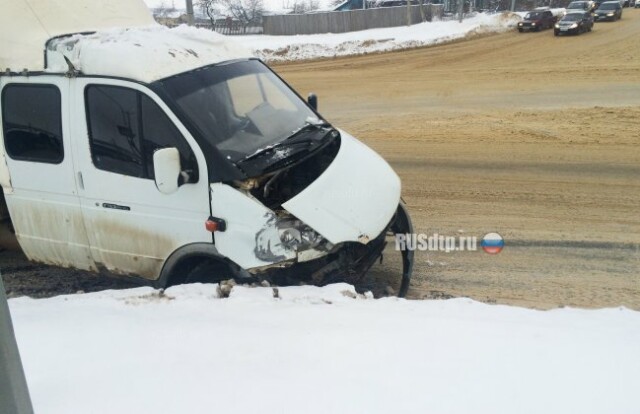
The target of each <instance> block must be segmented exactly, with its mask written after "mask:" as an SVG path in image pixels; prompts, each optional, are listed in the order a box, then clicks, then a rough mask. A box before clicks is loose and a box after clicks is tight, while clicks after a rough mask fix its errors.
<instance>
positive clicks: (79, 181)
mask: <svg viewBox="0 0 640 414" xmlns="http://www.w3.org/2000/svg"><path fill="white" fill-rule="evenodd" d="M78 185H79V186H80V189H81V190H84V180H83V179H82V173H81V172H80V171H78Z"/></svg>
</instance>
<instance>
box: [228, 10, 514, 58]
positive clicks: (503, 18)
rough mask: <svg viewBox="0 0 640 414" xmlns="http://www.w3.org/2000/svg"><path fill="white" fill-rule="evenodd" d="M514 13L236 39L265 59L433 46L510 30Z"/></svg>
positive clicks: (358, 53)
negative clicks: (363, 28) (331, 31)
mask: <svg viewBox="0 0 640 414" xmlns="http://www.w3.org/2000/svg"><path fill="white" fill-rule="evenodd" d="M520 19H521V17H520V16H518V15H517V14H514V13H503V14H492V15H489V14H482V13H481V14H478V15H476V16H475V17H472V18H469V19H466V20H464V21H463V22H462V23H459V22H458V21H435V22H431V23H420V24H416V25H413V26H402V27H389V28H384V29H371V30H362V31H359V32H349V33H327V34H317V35H299V36H263V35H258V36H238V37H237V38H236V40H237V41H238V42H240V43H242V44H244V45H245V46H246V47H247V48H250V49H252V50H254V51H255V53H256V54H257V55H258V56H260V57H261V58H262V59H264V60H266V61H268V62H280V61H287V60H301V59H315V58H326V57H336V56H347V55H360V54H366V53H374V52H387V51H391V50H398V49H407V48H413V47H419V46H429V45H436V44H439V43H445V42H449V41H452V40H457V39H461V38H464V37H467V36H472V35H476V34H483V33H494V32H502V31H506V30H509V29H511V28H513V27H515V25H516V24H517V22H518V21H520Z"/></svg>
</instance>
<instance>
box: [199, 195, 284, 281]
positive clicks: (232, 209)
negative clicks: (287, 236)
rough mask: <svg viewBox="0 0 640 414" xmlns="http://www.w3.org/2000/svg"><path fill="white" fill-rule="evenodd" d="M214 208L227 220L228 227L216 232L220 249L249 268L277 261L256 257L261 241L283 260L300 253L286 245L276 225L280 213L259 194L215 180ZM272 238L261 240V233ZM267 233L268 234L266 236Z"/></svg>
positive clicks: (214, 211)
mask: <svg viewBox="0 0 640 414" xmlns="http://www.w3.org/2000/svg"><path fill="white" fill-rule="evenodd" d="M211 211H212V212H213V215H214V216H215V217H219V218H222V219H224V220H225V222H226V223H227V229H226V230H225V231H219V232H216V233H215V242H216V249H217V250H218V252H219V253H220V254H222V255H223V256H226V257H228V258H229V259H231V260H233V261H234V262H236V263H237V264H238V265H240V266H242V267H243V268H245V269H251V268H256V267H262V266H265V265H270V264H272V263H273V261H271V262H267V261H263V260H260V259H259V258H258V257H256V253H255V249H256V248H257V246H258V244H261V245H264V246H268V248H269V250H270V251H271V252H272V253H273V254H274V256H281V259H280V260H287V259H293V258H295V257H296V253H295V252H294V251H291V250H287V249H285V248H284V247H283V246H282V244H281V241H280V236H279V234H278V231H277V229H276V228H275V227H274V224H275V220H276V215H275V213H274V212H273V211H271V210H269V209H268V208H267V207H265V206H264V205H263V204H262V203H260V202H259V201H258V200H256V199H255V198H253V197H251V196H250V195H247V194H246V193H244V192H241V191H240V190H236V189H235V188H233V187H230V186H228V185H226V184H222V183H215V184H211ZM263 229H266V230H267V231H266V232H262V235H261V237H262V238H264V237H268V240H264V239H263V240H260V241H258V234H259V233H261V231H262V230H263ZM265 233H266V236H265Z"/></svg>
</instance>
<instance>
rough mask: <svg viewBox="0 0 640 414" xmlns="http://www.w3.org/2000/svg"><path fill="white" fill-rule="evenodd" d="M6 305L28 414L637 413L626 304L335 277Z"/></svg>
mask: <svg viewBox="0 0 640 414" xmlns="http://www.w3.org/2000/svg"><path fill="white" fill-rule="evenodd" d="M218 292H219V290H218V289H217V287H216V286H215V285H189V286H178V287H174V288H171V289H168V290H167V291H166V292H164V293H161V292H159V291H155V290H153V289H151V288H138V289H131V290H124V291H105V292H100V293H92V294H78V295H71V296H60V297H55V298H50V299H38V300H36V299H30V298H17V299H11V300H10V303H9V305H10V308H11V312H12V314H13V318H14V325H15V329H16V335H17V339H18V343H19V346H20V351H21V354H22V358H23V363H24V366H25V371H26V375H27V380H28V383H29V386H30V389H31V395H32V399H33V403H34V406H35V411H36V412H38V413H48V414H56V413H60V414H74V413H79V414H80V413H82V414H84V413H94V414H95V413H135V414H143V413H154V414H160V413H190V414H193V413H211V412H220V413H323V414H324V413H356V412H357V413H396V412H401V413H405V412H415V413H424V412H428V413H492V414H494V413H508V414H513V413H562V414H566V413H581V414H584V413H617V414H621V413H637V412H638V410H639V409H640V397H639V396H638V390H639V389H640V358H638V349H639V346H640V313H639V312H635V311H631V310H628V309H625V308H616V309H600V310H579V309H567V308H563V309H556V310H551V311H536V310H528V309H522V308H514V307H508V306H500V305H487V304H482V303H479V302H475V301H472V300H469V299H452V300H445V301H409V300H403V299H397V298H386V299H379V300H374V299H372V298H371V295H358V294H356V292H355V291H354V290H353V288H352V287H351V286H349V285H345V284H337V285H331V286H327V287H325V288H316V287H308V286H305V287H287V288H279V289H277V290H274V289H273V288H270V287H258V288H248V287H241V286H236V287H234V288H233V290H232V291H231V294H230V297H229V298H225V299H221V298H219V293H218Z"/></svg>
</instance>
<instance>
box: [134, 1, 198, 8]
mask: <svg viewBox="0 0 640 414" xmlns="http://www.w3.org/2000/svg"><path fill="white" fill-rule="evenodd" d="M144 2H145V3H147V6H149V7H158V6H160V5H161V4H162V3H164V5H165V6H167V7H171V0H164V1H163V0H144ZM195 2H196V1H195V0H194V1H193V3H195ZM174 3H175V5H176V9H186V8H187V6H186V4H187V2H186V1H185V0H175V1H174Z"/></svg>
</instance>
